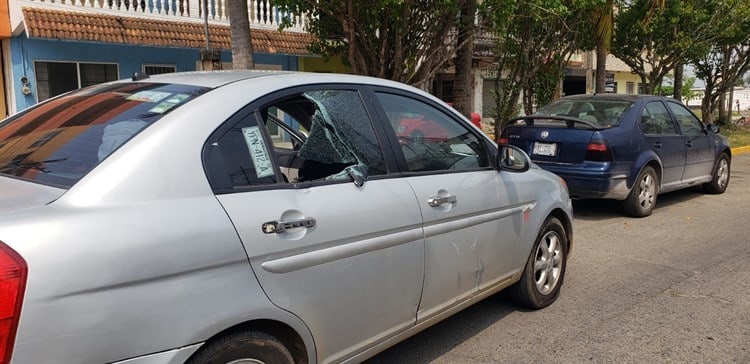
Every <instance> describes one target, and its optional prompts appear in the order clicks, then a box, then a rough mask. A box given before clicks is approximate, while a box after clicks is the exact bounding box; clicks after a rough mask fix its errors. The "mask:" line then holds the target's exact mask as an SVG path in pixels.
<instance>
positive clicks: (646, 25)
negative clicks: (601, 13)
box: [612, 0, 746, 94]
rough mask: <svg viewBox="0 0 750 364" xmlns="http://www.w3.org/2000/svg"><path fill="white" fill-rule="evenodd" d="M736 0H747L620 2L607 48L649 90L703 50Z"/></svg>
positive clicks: (737, 0)
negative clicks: (659, 5) (659, 3)
mask: <svg viewBox="0 0 750 364" xmlns="http://www.w3.org/2000/svg"><path fill="white" fill-rule="evenodd" d="M739 1H746V0H729V1H717V0H666V1H664V7H663V8H659V9H656V10H654V6H653V5H654V4H653V1H652V0H634V1H626V2H623V3H622V7H621V8H620V13H619V15H618V17H617V20H616V23H615V24H616V25H615V36H614V39H613V44H612V53H613V54H614V55H615V56H617V57H618V58H620V59H621V60H623V61H624V62H625V63H626V64H627V65H628V66H630V68H631V69H632V70H633V71H634V72H636V73H637V74H638V75H639V76H640V77H641V82H642V83H643V86H644V91H645V93H648V94H651V93H653V92H654V89H655V88H656V86H658V85H660V84H661V82H662V80H663V78H664V77H665V76H666V75H667V74H669V73H670V72H671V71H672V70H673V69H674V68H675V66H676V65H678V64H683V63H686V62H688V61H689V60H692V59H695V58H697V57H700V56H701V55H704V54H706V53H708V51H709V50H710V49H711V45H712V44H714V43H715V42H716V41H717V39H718V38H719V32H718V31H717V27H719V26H720V25H721V24H722V21H723V19H724V17H725V14H726V13H727V12H728V11H730V8H731V6H732V5H731V3H736V2H739ZM644 19H649V21H644Z"/></svg>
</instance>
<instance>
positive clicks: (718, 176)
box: [701, 153, 729, 194]
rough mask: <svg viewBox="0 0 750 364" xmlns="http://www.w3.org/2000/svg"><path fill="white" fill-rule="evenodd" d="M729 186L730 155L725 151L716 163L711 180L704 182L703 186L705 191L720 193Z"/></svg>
mask: <svg viewBox="0 0 750 364" xmlns="http://www.w3.org/2000/svg"><path fill="white" fill-rule="evenodd" d="M727 186H729V156H727V155H726V154H725V153H724V154H722V155H721V157H719V161H718V162H717V163H716V167H715V168H714V174H713V178H712V179H711V182H708V183H704V184H703V186H701V187H702V188H703V191H704V192H707V193H713V194H720V193H724V191H726V190H727Z"/></svg>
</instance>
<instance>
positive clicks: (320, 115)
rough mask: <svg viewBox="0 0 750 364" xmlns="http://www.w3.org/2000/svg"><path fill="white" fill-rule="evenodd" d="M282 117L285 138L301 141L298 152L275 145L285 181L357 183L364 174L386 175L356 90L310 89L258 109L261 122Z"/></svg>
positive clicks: (361, 180) (363, 178) (368, 118)
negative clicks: (264, 119)
mask: <svg viewBox="0 0 750 364" xmlns="http://www.w3.org/2000/svg"><path fill="white" fill-rule="evenodd" d="M276 110H280V111H281V112H278V111H276ZM272 111H276V112H272ZM282 113H283V114H284V115H283V116H282V118H283V119H284V120H283V122H284V124H286V126H285V127H286V128H287V129H288V131H289V133H288V134H296V135H297V136H298V138H299V139H303V140H302V143H301V146H300V147H299V148H298V150H293V149H291V150H290V149H288V148H286V149H285V148H280V146H282V145H283V142H276V141H275V143H274V144H275V145H276V146H277V148H275V152H276V154H277V157H276V160H277V161H281V163H280V166H279V167H280V169H281V171H282V173H283V174H284V175H285V178H286V180H287V181H288V182H305V181H312V180H320V179H328V180H354V181H355V182H356V183H358V184H359V183H361V182H363V181H364V180H366V179H367V178H368V176H371V175H379V174H385V173H386V168H385V160H384V158H383V153H382V151H381V149H380V145H379V144H378V140H377V137H376V136H375V131H374V129H373V128H372V124H371V121H370V117H369V115H368V114H367V111H366V110H365V108H364V105H363V103H362V99H361V97H360V95H359V93H358V92H356V91H350V90H320V91H308V92H304V93H302V94H300V95H298V96H296V97H292V98H288V99H285V100H281V101H279V102H277V103H275V104H273V105H272V106H270V107H268V108H266V109H264V110H261V114H262V115H265V116H264V117H265V118H270V119H274V120H275V121H278V120H279V119H282V118H279V117H278V116H279V114H282ZM269 114H270V116H269ZM266 124H267V125H270V124H271V123H266ZM293 128H296V129H293ZM269 130H271V128H269ZM307 130H309V132H305V131H307ZM290 144H292V145H293V144H294V143H290Z"/></svg>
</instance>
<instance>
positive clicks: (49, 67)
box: [34, 61, 120, 101]
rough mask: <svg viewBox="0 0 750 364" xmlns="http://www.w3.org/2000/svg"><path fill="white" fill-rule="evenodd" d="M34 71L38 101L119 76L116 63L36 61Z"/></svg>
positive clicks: (112, 79)
mask: <svg viewBox="0 0 750 364" xmlns="http://www.w3.org/2000/svg"><path fill="white" fill-rule="evenodd" d="M34 72H35V74H36V89H37V97H38V101H44V100H46V99H49V98H51V97H54V96H57V95H60V94H63V93H65V92H68V91H71V90H75V89H79V88H82V87H87V86H91V85H96V84H98V83H103V82H109V81H115V80H117V79H119V78H120V77H119V76H120V73H119V70H118V66H117V64H116V63H81V62H46V61H37V62H34Z"/></svg>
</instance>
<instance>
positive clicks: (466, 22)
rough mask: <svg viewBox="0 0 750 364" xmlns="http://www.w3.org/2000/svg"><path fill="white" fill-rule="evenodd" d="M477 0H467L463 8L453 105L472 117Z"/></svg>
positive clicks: (459, 24) (468, 116)
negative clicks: (472, 65)
mask: <svg viewBox="0 0 750 364" xmlns="http://www.w3.org/2000/svg"><path fill="white" fill-rule="evenodd" d="M476 6H477V3H476V0H467V1H466V3H465V4H464V6H463V8H462V9H461V14H460V18H459V23H458V40H457V42H456V44H457V47H458V49H456V78H455V79H454V81H453V107H454V108H455V109H456V110H458V111H459V112H460V113H461V114H464V115H465V116H466V117H467V118H470V117H471V112H472V105H471V95H472V91H473V89H474V88H473V87H472V86H473V77H472V72H471V71H472V70H471V61H472V58H473V55H474V18H475V17H476Z"/></svg>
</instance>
